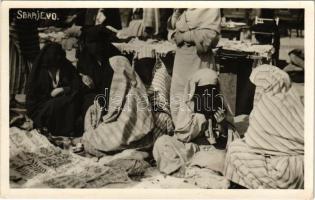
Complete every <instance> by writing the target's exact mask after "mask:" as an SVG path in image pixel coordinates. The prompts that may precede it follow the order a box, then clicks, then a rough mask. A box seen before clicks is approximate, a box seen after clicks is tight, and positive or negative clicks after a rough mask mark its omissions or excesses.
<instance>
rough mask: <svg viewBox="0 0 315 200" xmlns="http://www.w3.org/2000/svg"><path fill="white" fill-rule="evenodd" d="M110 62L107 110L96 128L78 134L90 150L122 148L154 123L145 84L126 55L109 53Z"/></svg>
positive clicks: (143, 134) (145, 131) (134, 141)
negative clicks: (111, 54) (109, 87)
mask: <svg viewBox="0 0 315 200" xmlns="http://www.w3.org/2000/svg"><path fill="white" fill-rule="evenodd" d="M110 64H111V66H112V68H113V70H114V76H113V79H112V85H111V90H110V100H109V110H108V113H107V114H106V115H105V116H103V121H102V122H101V123H100V124H99V125H98V127H97V128H95V129H93V128H90V129H88V130H87V131H86V132H85V133H84V135H83V138H82V140H83V144H84V146H85V149H86V150H87V151H88V152H90V153H93V154H94V153H95V152H97V151H103V152H110V151H117V150H123V149H126V148H128V147H129V146H128V145H131V144H132V143H136V142H137V141H139V140H140V139H142V138H144V137H145V136H147V135H148V134H149V133H150V132H151V130H152V129H153V127H154V119H153V116H152V113H151V109H150V108H151V107H150V106H151V105H150V103H149V101H148V96H147V93H146V88H145V87H144V85H143V83H142V82H141V80H140V78H139V77H138V75H137V74H136V73H135V71H134V70H133V69H132V67H131V66H130V63H129V61H128V60H127V58H125V57H122V56H115V57H112V58H111V59H110ZM88 112H89V111H88ZM138 144H139V145H141V143H138Z"/></svg>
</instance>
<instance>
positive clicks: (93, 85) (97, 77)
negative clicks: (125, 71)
mask: <svg viewBox="0 0 315 200" xmlns="http://www.w3.org/2000/svg"><path fill="white" fill-rule="evenodd" d="M105 29H106V28H105V27H102V26H94V27H90V28H88V29H86V30H85V31H84V33H83V34H84V35H83V36H82V37H83V40H84V46H83V49H82V51H81V52H80V55H79V59H78V66H77V68H78V71H79V73H80V76H81V78H82V82H83V83H84V84H83V87H82V93H83V107H82V111H81V112H82V113H83V115H85V113H86V111H87V109H88V108H89V107H90V106H91V105H92V104H93V103H94V100H95V97H96V96H97V95H100V94H105V90H107V93H108V94H109V89H110V85H111V82H112V77H113V73H114V71H113V69H112V68H111V66H110V63H109V58H110V57H113V56H115V55H120V52H119V50H118V49H116V48H115V47H114V46H113V45H112V44H111V43H110V42H109V41H108V40H107V31H106V30H105ZM104 103H105V102H102V103H101V104H104ZM103 106H104V105H103ZM105 106H106V105H105Z"/></svg>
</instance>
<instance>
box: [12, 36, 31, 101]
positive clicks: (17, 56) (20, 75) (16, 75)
mask: <svg viewBox="0 0 315 200" xmlns="http://www.w3.org/2000/svg"><path fill="white" fill-rule="evenodd" d="M9 56H10V58H9V66H10V68H9V69H10V95H14V94H25V89H26V82H27V75H28V70H29V69H28V63H27V62H26V60H25V59H23V57H22V55H21V51H20V49H19V47H18V45H17V44H16V43H15V42H14V41H13V40H10V44H9Z"/></svg>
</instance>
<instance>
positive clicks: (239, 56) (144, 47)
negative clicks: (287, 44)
mask: <svg viewBox="0 0 315 200" xmlns="http://www.w3.org/2000/svg"><path fill="white" fill-rule="evenodd" d="M113 45H114V46H116V47H117V48H118V49H119V50H120V51H121V52H122V53H124V54H127V55H132V57H133V60H139V59H142V58H147V57H150V58H152V59H156V58H159V59H161V60H162V61H163V62H164V64H165V66H166V67H167V68H168V70H169V72H170V74H171V71H172V67H173V66H172V65H173V60H174V55H175V51H176V45H175V44H173V43H171V42H169V41H153V40H149V41H141V40H137V39H136V40H132V41H130V42H129V43H113ZM214 52H215V54H216V62H217V64H218V66H219V69H220V79H221V80H222V81H221V89H222V93H223V95H224V96H225V97H226V99H227V101H228V102H229V104H230V106H231V109H232V111H233V112H234V113H235V115H239V114H249V112H250V111H251V109H252V101H253V96H254V90H255V88H254V87H253V85H252V84H251V83H250V81H249V75H250V73H251V70H252V68H254V67H256V66H258V65H259V64H263V63H271V58H272V54H273V52H274V49H273V46H272V45H259V44H254V43H251V42H242V41H234V40H228V39H226V38H222V39H221V40H220V42H219V44H218V45H217V48H216V49H214ZM133 64H134V65H135V64H137V62H133ZM134 65H133V66H134Z"/></svg>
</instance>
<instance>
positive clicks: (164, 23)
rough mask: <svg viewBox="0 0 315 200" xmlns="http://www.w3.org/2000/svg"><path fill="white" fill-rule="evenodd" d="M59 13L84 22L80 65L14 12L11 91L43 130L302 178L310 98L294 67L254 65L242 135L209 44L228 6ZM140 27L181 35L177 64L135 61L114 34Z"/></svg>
mask: <svg viewBox="0 0 315 200" xmlns="http://www.w3.org/2000/svg"><path fill="white" fill-rule="evenodd" d="M56 12H57V11H56ZM62 14H63V15H64V18H63V22H62V24H63V25H62V26H66V25H68V26H71V25H72V24H76V25H80V26H82V29H81V31H82V34H81V35H80V38H79V45H78V48H77V55H76V56H77V58H78V62H77V65H76V66H73V64H72V63H71V62H70V61H69V60H67V58H66V54H65V50H64V49H63V48H62V45H61V44H58V43H56V42H48V43H46V44H45V45H44V47H42V48H41V49H40V48H39V44H38V36H37V35H38V32H37V28H36V26H35V25H34V28H32V27H30V28H29V29H27V30H26V29H24V28H23V27H25V26H27V25H28V24H30V22H20V21H18V20H16V19H14V16H13V17H12V20H11V24H10V25H11V26H10V28H11V29H10V72H11V74H10V81H11V80H12V81H11V82H12V83H11V82H10V99H12V100H13V99H14V94H21V93H25V94H26V109H27V116H28V117H29V118H30V119H31V120H32V122H33V128H36V129H37V130H38V131H39V132H40V133H41V134H43V135H46V136H47V137H60V136H61V137H66V138H70V139H71V140H73V141H74V142H73V146H74V147H75V148H73V149H75V152H82V151H84V153H85V155H89V156H97V157H102V156H103V155H107V154H111V155H112V154H115V153H117V152H121V151H123V150H126V149H136V150H137V151H147V152H150V154H151V155H152V156H153V158H154V160H155V162H156V166H157V168H158V169H159V171H160V172H162V173H165V174H168V175H177V176H181V174H182V173H184V171H185V167H186V166H188V165H190V164H191V163H192V162H193V163H194V164H195V165H198V166H200V167H205V166H208V167H209V168H210V169H212V170H214V171H218V172H219V173H220V174H222V175H223V176H225V177H226V178H227V179H229V180H230V181H232V182H233V183H234V184H236V185H239V187H246V188H292V189H293V188H294V189H296V188H303V185H304V164H303V163H304V161H303V158H304V119H303V113H304V104H303V100H301V99H300V97H299V96H298V95H297V94H296V92H295V89H294V88H293V87H292V86H291V79H290V76H289V75H288V73H287V72H288V71H291V72H292V70H291V68H292V67H291V68H290V67H289V66H288V67H287V68H286V70H282V69H280V68H278V67H276V66H271V65H262V66H258V67H257V68H255V69H254V70H253V71H252V74H251V76H250V81H251V82H252V83H253V84H254V85H255V86H256V94H255V101H254V107H253V110H252V111H251V113H250V115H249V127H248V128H247V131H246V133H245V134H244V135H241V134H239V133H238V131H237V129H236V127H235V124H234V120H233V117H234V116H233V113H232V111H231V108H230V106H229V105H228V103H227V102H226V101H225V100H226V99H225V97H224V96H223V95H222V94H221V92H220V81H221V80H220V75H219V69H217V65H216V64H215V59H214V53H213V50H212V49H213V48H215V47H216V45H217V44H218V41H219V40H220V32H221V12H220V9H214V8H211V9H193V8H191V9H157V8H155V9H151V8H144V9H78V10H76V11H71V12H70V11H69V12H68V13H62ZM23 23H24V24H23ZM31 24H32V23H31ZM65 24H66V25H65ZM11 30H12V31H11ZM27 36H29V37H27ZM133 37H139V38H141V39H143V40H146V39H149V38H151V39H152V38H155V39H156V38H158V39H165V40H169V41H171V42H173V43H174V44H176V46H177V49H176V52H175V59H174V62H173V66H172V67H173V68H172V72H171V73H169V72H168V71H169V69H167V67H166V66H165V65H164V63H163V62H162V61H161V60H159V59H156V63H153V65H154V67H151V66H145V65H146V64H148V63H150V62H143V63H142V65H143V66H142V65H141V67H147V69H148V68H149V69H151V70H150V71H149V73H146V74H147V76H145V75H143V74H141V71H140V72H138V71H137V70H135V68H134V67H133V64H132V62H130V59H128V58H127V57H125V56H124V55H123V54H122V53H121V52H120V51H119V50H118V49H117V48H116V47H115V46H114V45H113V44H112V43H113V42H119V41H126V40H128V39H130V38H133ZM25 41H30V42H29V44H25ZM23 42H24V43H23ZM26 43H27V42H26ZM25 46H26V47H28V48H29V49H26V50H25V49H23V47H25ZM290 54H292V55H297V54H298V53H296V52H291V53H290ZM298 55H300V54H298ZM299 58H300V57H299ZM303 59H304V54H303ZM299 61H300V60H299ZM303 64H304V63H303ZM151 65H152V64H151ZM294 67H295V68H294V69H297V68H298V70H295V71H294V70H293V72H296V71H298V72H301V71H303V70H304V66H303V67H299V66H297V65H294ZM138 68H139V67H138ZM142 70H145V69H142ZM286 71H287V72H286ZM148 77H149V78H148ZM299 77H300V76H299ZM16 79H19V80H20V81H14V80H16ZM197 157H199V159H196V158H197ZM218 162H220V163H219V164H218ZM214 165H216V166H217V165H220V166H221V168H219V169H218V168H217V167H215V166H214Z"/></svg>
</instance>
